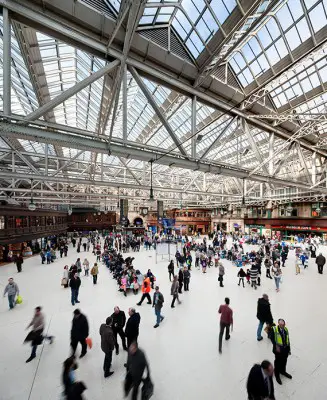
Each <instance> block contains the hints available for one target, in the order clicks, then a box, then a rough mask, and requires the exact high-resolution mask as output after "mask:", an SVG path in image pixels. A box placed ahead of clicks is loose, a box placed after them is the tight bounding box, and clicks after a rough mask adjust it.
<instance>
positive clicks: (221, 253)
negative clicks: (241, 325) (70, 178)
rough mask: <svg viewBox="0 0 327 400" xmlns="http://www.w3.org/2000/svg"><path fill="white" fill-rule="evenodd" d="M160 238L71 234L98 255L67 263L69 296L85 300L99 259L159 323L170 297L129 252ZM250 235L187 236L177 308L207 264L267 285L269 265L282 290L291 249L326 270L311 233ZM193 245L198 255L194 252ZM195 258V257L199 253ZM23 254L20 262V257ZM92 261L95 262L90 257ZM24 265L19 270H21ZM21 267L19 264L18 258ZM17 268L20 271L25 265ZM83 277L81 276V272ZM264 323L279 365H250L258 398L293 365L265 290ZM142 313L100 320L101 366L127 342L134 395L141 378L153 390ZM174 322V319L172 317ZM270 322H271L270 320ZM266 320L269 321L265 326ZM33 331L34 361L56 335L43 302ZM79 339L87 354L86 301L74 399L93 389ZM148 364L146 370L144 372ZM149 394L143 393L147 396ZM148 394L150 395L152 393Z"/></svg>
mask: <svg viewBox="0 0 327 400" xmlns="http://www.w3.org/2000/svg"><path fill="white" fill-rule="evenodd" d="M158 241H159V239H158V240H157V239H156V238H154V239H152V238H149V237H144V238H142V239H141V238H136V237H131V238H123V237H121V236H115V235H107V236H105V237H100V235H99V234H98V233H95V234H91V235H88V236H86V237H82V236H81V237H73V238H72V240H71V243H72V246H73V249H75V248H76V252H77V253H81V251H84V252H85V253H89V252H90V251H92V254H93V257H95V258H96V261H95V262H90V261H89V259H90V257H91V256H90V254H86V257H79V254H77V257H76V262H74V263H73V264H72V265H70V266H68V265H65V266H64V271H63V275H62V281H61V284H62V286H63V287H64V288H70V293H71V294H70V300H71V304H72V305H73V306H75V305H76V304H79V303H80V301H79V290H80V287H81V282H82V280H81V278H82V275H83V270H84V277H86V278H88V277H89V275H91V276H92V281H93V284H94V285H97V282H98V275H99V266H100V268H101V269H102V270H103V269H105V268H106V269H107V270H108V272H109V273H110V274H111V276H112V278H113V279H114V280H115V281H116V283H117V290H118V291H119V292H121V293H122V294H123V295H124V296H125V297H127V296H128V295H129V292H131V293H133V294H134V295H135V296H137V295H139V292H141V293H140V295H141V297H140V299H139V301H138V302H137V303H136V304H137V306H138V307H141V306H142V304H143V301H144V300H147V304H148V305H151V306H152V308H153V311H154V314H155V318H154V319H155V324H154V328H158V327H160V326H161V324H162V323H163V321H164V319H165V317H164V315H163V313H162V311H163V307H164V304H165V295H164V293H162V292H161V291H160V288H159V286H158V284H157V278H156V276H155V275H154V273H153V272H152V271H151V269H147V270H146V271H145V272H144V273H142V272H141V271H140V270H139V269H136V268H135V267H134V266H133V263H134V260H135V258H134V257H131V256H127V257H124V253H125V252H127V251H130V250H132V251H134V252H138V251H140V246H141V245H142V246H144V249H145V250H146V251H149V250H150V249H151V248H155V246H156V243H158ZM245 242H246V239H245V238H243V237H242V236H241V235H231V236H230V235H227V234H226V233H224V232H218V233H217V234H216V235H215V236H213V238H212V241H211V242H210V243H209V242H208V240H207V239H206V238H205V237H204V238H203V239H202V240H199V238H196V237H192V238H190V239H189V238H188V237H187V236H186V237H184V238H183V240H182V242H181V247H180V250H179V251H177V252H176V254H175V260H173V259H172V260H170V262H169V264H168V279H169V281H170V282H171V288H170V296H171V297H172V301H171V304H170V307H171V308H175V304H176V301H177V303H178V304H181V303H182V301H181V299H180V295H181V294H182V293H183V292H188V291H189V290H190V282H191V276H192V275H191V274H193V270H194V269H195V270H200V269H202V273H206V272H207V268H217V269H216V272H217V279H218V282H219V287H222V288H223V287H224V277H225V273H226V271H227V272H228V274H229V273H234V272H235V277H237V283H238V286H242V287H243V288H245V287H246V286H247V285H248V286H249V287H251V288H253V289H254V290H257V289H258V287H260V286H261V285H262V282H261V274H262V269H263V270H264V272H265V277H266V279H268V280H269V282H270V280H273V282H274V283H275V288H276V292H279V290H280V284H281V282H282V276H283V272H282V271H283V268H285V267H286V264H287V260H288V256H289V252H290V250H294V251H295V255H296V257H295V260H296V261H295V263H296V269H295V273H296V274H298V273H299V269H300V270H301V269H306V268H307V267H308V260H309V258H314V259H315V263H316V264H317V267H318V273H319V274H322V273H323V267H324V265H325V263H326V259H325V257H324V256H323V255H322V253H319V255H318V256H317V255H316V252H317V250H318V246H317V245H316V243H315V242H314V241H312V240H308V241H307V242H304V243H301V245H299V246H294V249H293V248H292V247H291V246H290V244H289V243H286V242H283V241H280V240H277V239H276V238H273V239H270V238H264V237H261V238H258V237H256V239H255V240H254V239H252V240H251V243H253V242H254V244H255V246H256V247H255V249H252V250H251V251H248V252H246V251H245V250H244V248H245V246H244V243H245ZM73 249H70V250H69V246H68V242H65V241H62V242H61V243H59V246H58V247H57V249H55V248H47V249H45V250H44V251H41V262H42V264H44V263H45V262H47V263H49V264H50V263H52V262H54V261H55V260H56V258H57V257H56V251H59V254H60V258H59V259H61V258H63V257H66V256H67V253H68V250H69V251H73ZM192 252H193V256H192ZM193 258H194V260H193ZM224 259H226V260H228V261H231V262H232V264H233V265H234V266H235V267H236V268H235V269H231V268H226V265H228V264H226V263H225V261H224ZM22 264H23V262H21V265H22ZM92 264H93V265H92ZM21 265H20V271H21ZM17 269H18V266H17ZM20 271H18V272H20ZM82 279H83V278H82ZM4 295H8V302H9V308H10V309H13V308H14V307H15V305H16V299H17V297H18V296H19V288H18V285H17V283H16V282H15V281H14V279H13V278H10V279H9V282H8V285H7V286H6V287H5V291H4ZM230 303H231V300H230V298H229V297H225V301H224V304H222V305H220V307H219V309H218V314H219V315H220V317H219V318H220V319H219V320H220V330H219V335H218V351H219V353H222V343H223V338H224V336H225V340H226V341H228V340H230V338H231V333H232V330H233V322H234V320H233V318H234V317H233V310H232V308H231V306H230ZM257 319H258V326H257V328H256V338H257V341H259V342H260V341H262V340H263V336H262V331H263V330H265V332H266V334H267V338H268V339H269V340H270V341H271V343H272V351H273V354H274V357H275V360H274V365H272V363H271V362H270V361H268V360H264V361H262V363H261V364H255V365H254V366H253V367H252V368H251V370H250V373H249V376H248V380H247V392H248V398H249V399H250V400H258V399H274V398H275V395H274V380H273V375H275V379H276V382H277V383H278V384H280V385H281V384H282V380H281V376H284V377H286V378H288V379H292V376H291V375H290V374H289V373H288V372H287V369H286V367H287V360H288V356H289V355H290V354H291V347H290V335H289V331H288V328H287V327H286V323H285V320H284V319H282V318H279V319H277V321H276V320H274V318H273V317H272V312H271V305H270V301H269V297H268V295H267V294H263V295H262V297H260V298H259V299H258V304H257ZM140 322H141V315H140V313H139V312H137V311H136V309H135V308H134V307H130V308H129V309H128V318H126V314H125V312H124V311H123V310H121V309H120V308H119V306H115V307H114V310H113V313H112V314H111V315H109V316H108V317H107V318H106V320H105V322H103V323H102V324H101V326H100V327H99V335H100V337H101V350H102V351H103V353H104V361H103V373H104V377H105V378H109V377H110V376H112V374H113V373H114V371H112V369H111V368H112V355H113V352H114V351H115V352H116V354H119V339H118V337H119V338H120V341H121V344H122V348H123V350H124V351H126V352H127V358H126V363H125V364H124V366H125V367H126V377H125V382H124V390H125V395H128V393H129V392H130V391H132V399H133V400H136V399H137V396H138V391H139V387H140V385H141V384H142V383H143V387H142V393H143V392H144V393H148V395H149V396H151V395H152V393H153V383H152V380H151V378H150V370H149V364H148V361H147V359H146V357H145V354H144V352H143V351H142V350H141V349H140V348H139V347H138V336H139V329H140ZM168 323H169V321H168ZM265 325H266V326H265ZM264 326H265V328H264ZM27 328H28V329H29V328H31V331H30V332H29V334H28V335H27V337H26V339H25V342H30V343H31V346H32V352H31V355H30V357H29V358H28V359H27V360H26V362H27V363H29V362H31V361H32V360H33V359H34V358H35V357H36V351H37V347H38V346H39V345H41V344H42V343H43V341H44V340H48V341H49V342H50V344H51V343H53V340H54V337H53V336H49V335H47V334H45V333H44V330H45V316H44V314H43V310H42V307H41V306H38V307H36V308H35V312H34V316H33V319H32V321H31V322H30V324H29V325H28V327H27ZM79 344H80V345H81V352H80V358H83V357H85V356H86V355H87V351H88V346H92V341H91V339H90V338H89V324H88V318H87V316H86V315H84V314H83V313H82V311H81V310H80V309H77V308H76V309H74V311H73V320H72V327H71V340H70V345H71V354H70V356H69V357H68V358H67V359H66V360H65V361H64V363H63V373H62V382H63V385H64V395H65V396H66V398H67V399H69V400H76V399H81V398H82V397H81V396H82V394H83V392H84V391H85V390H86V389H87V387H86V384H85V383H84V382H80V381H78V380H77V378H76V373H75V371H76V370H77V368H78V365H77V362H76V355H75V354H76V350H77V347H78V345H79ZM145 371H147V374H146V376H144V375H145ZM143 398H144V399H146V397H142V399H143ZM148 398H150V397H148Z"/></svg>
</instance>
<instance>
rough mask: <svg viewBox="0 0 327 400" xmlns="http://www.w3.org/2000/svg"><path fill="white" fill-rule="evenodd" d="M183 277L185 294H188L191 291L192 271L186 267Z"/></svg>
mask: <svg viewBox="0 0 327 400" xmlns="http://www.w3.org/2000/svg"><path fill="white" fill-rule="evenodd" d="M183 276H184V292H188V291H189V284H190V278H191V273H190V271H189V270H188V268H187V267H184V271H183Z"/></svg>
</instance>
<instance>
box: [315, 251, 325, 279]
mask: <svg viewBox="0 0 327 400" xmlns="http://www.w3.org/2000/svg"><path fill="white" fill-rule="evenodd" d="M316 264H317V266H318V273H319V274H322V273H323V270H324V265H325V264H326V258H325V257H324V256H323V255H322V253H319V256H318V257H317V258H316Z"/></svg>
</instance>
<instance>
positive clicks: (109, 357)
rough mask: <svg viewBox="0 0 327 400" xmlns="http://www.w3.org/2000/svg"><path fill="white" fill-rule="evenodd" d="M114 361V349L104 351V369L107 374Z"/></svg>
mask: <svg viewBox="0 0 327 400" xmlns="http://www.w3.org/2000/svg"><path fill="white" fill-rule="evenodd" d="M111 362H112V350H111V351H109V352H108V353H104V362H103V371H104V373H105V374H108V373H109V371H110V367H111Z"/></svg>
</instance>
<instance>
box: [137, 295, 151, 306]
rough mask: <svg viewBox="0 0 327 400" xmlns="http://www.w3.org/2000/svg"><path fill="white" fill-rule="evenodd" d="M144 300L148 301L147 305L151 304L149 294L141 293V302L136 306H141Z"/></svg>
mask: <svg viewBox="0 0 327 400" xmlns="http://www.w3.org/2000/svg"><path fill="white" fill-rule="evenodd" d="M144 299H148V303H149V304H151V303H152V302H151V296H150V294H149V293H143V294H142V297H141V300H140V302H139V303H138V304H142V303H143V300H144Z"/></svg>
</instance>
